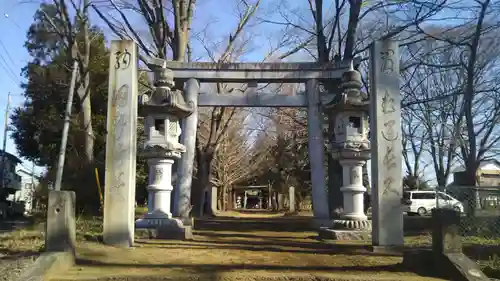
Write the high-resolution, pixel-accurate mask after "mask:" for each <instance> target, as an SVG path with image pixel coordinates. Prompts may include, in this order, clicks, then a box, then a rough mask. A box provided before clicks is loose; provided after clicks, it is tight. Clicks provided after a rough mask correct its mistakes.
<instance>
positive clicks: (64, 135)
mask: <svg viewBox="0 0 500 281" xmlns="http://www.w3.org/2000/svg"><path fill="white" fill-rule="evenodd" d="M77 75H78V61H77V60H74V61H73V73H72V74H71V84H70V85H69V93H68V100H67V101H66V112H65V113H64V127H63V132H62V137H61V148H60V149H59V162H58V163H57V172H56V182H55V185H54V190H61V182H62V175H63V170H64V159H65V157H66V143H67V142H68V132H69V124H70V121H71V108H72V107H73V96H74V95H75V84H76V76H77Z"/></svg>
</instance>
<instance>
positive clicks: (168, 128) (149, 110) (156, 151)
mask: <svg viewBox="0 0 500 281" xmlns="http://www.w3.org/2000/svg"><path fill="white" fill-rule="evenodd" d="M149 67H150V68H151V69H152V70H153V71H154V75H155V76H154V86H155V89H154V91H153V92H152V93H151V95H143V96H142V97H141V100H140V105H139V115H140V116H143V117H144V131H145V134H146V142H145V144H144V147H143V149H142V150H141V151H140V154H139V155H140V157H143V158H145V159H147V163H148V167H149V173H148V187H147V190H148V213H147V214H146V215H145V216H144V217H143V218H141V219H139V220H137V221H136V227H137V228H156V229H159V230H165V231H163V232H169V231H170V232H175V231H176V230H179V227H182V222H181V221H180V220H178V219H174V218H172V212H171V206H170V205H171V194H172V190H173V186H172V165H173V164H174V161H175V160H177V159H180V157H181V154H182V153H183V152H184V151H185V147H184V145H182V144H180V143H179V137H180V134H181V127H180V124H179V120H181V119H182V118H185V117H187V116H189V115H190V114H191V113H192V112H193V110H194V106H193V104H190V103H186V102H185V101H184V98H183V96H182V92H181V91H180V90H177V89H174V80H173V75H172V71H171V70H169V69H168V68H166V66H165V62H164V61H163V60H160V59H155V60H154V61H153V62H152V63H151V64H150V65H149ZM160 232H161V231H160ZM167 235H168V234H167ZM162 236H165V235H162Z"/></svg>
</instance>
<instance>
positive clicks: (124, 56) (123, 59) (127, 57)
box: [115, 48, 132, 69]
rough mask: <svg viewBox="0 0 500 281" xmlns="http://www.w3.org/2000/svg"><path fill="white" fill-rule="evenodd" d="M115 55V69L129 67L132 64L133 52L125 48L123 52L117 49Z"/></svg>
mask: <svg viewBox="0 0 500 281" xmlns="http://www.w3.org/2000/svg"><path fill="white" fill-rule="evenodd" d="M115 57H116V62H115V69H127V68H128V67H129V65H130V61H131V59H132V54H130V52H129V51H128V50H127V49H126V48H125V50H124V51H123V52H122V51H117V52H116V53H115Z"/></svg>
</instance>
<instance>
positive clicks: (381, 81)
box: [370, 40, 404, 246]
mask: <svg viewBox="0 0 500 281" xmlns="http://www.w3.org/2000/svg"><path fill="white" fill-rule="evenodd" d="M398 49H399V46H398V44H397V42H395V41H392V40H384V41H381V42H374V43H373V45H372V46H371V48H370V133H371V141H372V147H373V149H372V159H373V160H372V162H371V170H372V177H371V178H372V213H373V218H372V220H373V235H372V236H373V240H372V243H373V245H374V246H401V245H403V244H404V240H403V209H402V206H401V199H402V196H403V174H402V173H403V169H402V167H401V165H402V161H403V159H402V150H403V147H402V143H401V95H400V92H399V55H398Z"/></svg>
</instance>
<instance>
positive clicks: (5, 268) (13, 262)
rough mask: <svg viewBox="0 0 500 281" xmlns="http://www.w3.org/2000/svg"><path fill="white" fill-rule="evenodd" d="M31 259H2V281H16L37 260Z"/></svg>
mask: <svg viewBox="0 0 500 281" xmlns="http://www.w3.org/2000/svg"><path fill="white" fill-rule="evenodd" d="M36 258H37V256H30V257H15V256H11V257H2V258H1V259H0V281H15V280H16V279H17V278H18V277H19V275H21V273H22V272H23V271H24V270H25V269H27V268H28V267H29V266H30V265H32V264H33V262H34V261H35V260H36Z"/></svg>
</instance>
